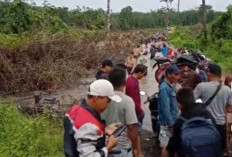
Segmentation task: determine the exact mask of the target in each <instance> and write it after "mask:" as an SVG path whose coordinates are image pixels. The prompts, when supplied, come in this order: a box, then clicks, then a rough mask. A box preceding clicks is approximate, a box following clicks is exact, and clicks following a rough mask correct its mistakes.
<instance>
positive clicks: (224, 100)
mask: <svg viewBox="0 0 232 157" xmlns="http://www.w3.org/2000/svg"><path fill="white" fill-rule="evenodd" d="M221 75H222V72H221V67H220V66H219V65H217V64H209V66H208V72H207V76H208V80H209V82H202V83H200V84H198V86H197V87H196V88H195V89H194V95H195V99H201V100H202V101H203V103H205V102H206V101H207V100H208V99H209V98H210V97H212V96H213V94H214V93H215V91H216V89H217V88H218V87H219V85H220V82H221ZM227 105H232V95H231V91H230V88H229V87H227V86H225V85H222V86H221V87H220V90H219V91H218V93H217V95H216V96H215V97H214V99H213V100H212V101H211V103H210V104H209V105H208V106H207V110H208V111H209V112H210V113H211V114H212V116H213V117H214V119H215V121H216V127H217V129H218V131H219V133H220V134H221V136H222V140H223V141H222V142H223V149H224V148H225V146H226V142H225V140H226V125H225V117H226V113H225V111H226V106H227Z"/></svg>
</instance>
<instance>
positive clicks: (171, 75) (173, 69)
mask: <svg viewBox="0 0 232 157" xmlns="http://www.w3.org/2000/svg"><path fill="white" fill-rule="evenodd" d="M179 74H180V70H179V68H178V67H177V66H176V65H170V66H169V67H168V68H167V69H166V71H165V76H166V79H167V81H169V82H170V83H177V82H178V80H179V78H180V77H179Z"/></svg>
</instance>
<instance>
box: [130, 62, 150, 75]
mask: <svg viewBox="0 0 232 157" xmlns="http://www.w3.org/2000/svg"><path fill="white" fill-rule="evenodd" d="M140 72H141V73H147V66H145V65H143V64H138V65H137V66H136V67H135V69H134V72H133V73H135V74H137V73H140Z"/></svg>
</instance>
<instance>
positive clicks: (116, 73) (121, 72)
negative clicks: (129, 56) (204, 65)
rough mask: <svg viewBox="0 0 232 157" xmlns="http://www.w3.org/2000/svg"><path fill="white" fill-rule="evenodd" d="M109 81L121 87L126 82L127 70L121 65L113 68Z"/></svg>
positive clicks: (115, 86)
mask: <svg viewBox="0 0 232 157" xmlns="http://www.w3.org/2000/svg"><path fill="white" fill-rule="evenodd" d="M108 76H109V81H110V82H111V83H112V85H113V86H114V88H118V87H121V86H122V85H124V84H125V82H126V70H125V69H123V68H120V67H115V68H113V69H112V70H111V71H110V73H109V75H108Z"/></svg>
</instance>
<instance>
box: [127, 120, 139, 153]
mask: <svg viewBox="0 0 232 157" xmlns="http://www.w3.org/2000/svg"><path fill="white" fill-rule="evenodd" d="M127 129H128V136H129V138H130V140H131V143H132V150H133V152H135V157H140V156H142V149H141V145H140V138H139V135H138V124H131V125H127Z"/></svg>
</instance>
